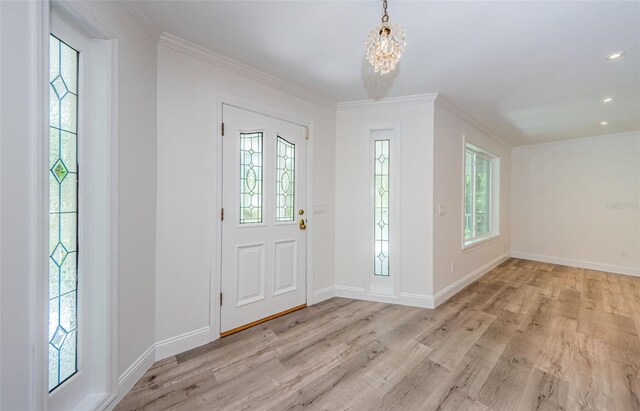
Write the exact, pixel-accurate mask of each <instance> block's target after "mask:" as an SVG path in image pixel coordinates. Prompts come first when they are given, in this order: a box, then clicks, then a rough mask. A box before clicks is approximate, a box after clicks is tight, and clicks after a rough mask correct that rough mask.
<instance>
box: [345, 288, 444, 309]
mask: <svg viewBox="0 0 640 411" xmlns="http://www.w3.org/2000/svg"><path fill="white" fill-rule="evenodd" d="M335 296H336V297H342V298H352V299H354V300H365V301H375V302H379V303H388V304H399V305H408V306H411V307H422V308H433V297H431V296H430V295H422V294H411V293H400V294H399V295H398V296H395V295H386V294H375V293H368V292H366V291H365V289H364V288H361V287H351V286H347V285H336V286H335Z"/></svg>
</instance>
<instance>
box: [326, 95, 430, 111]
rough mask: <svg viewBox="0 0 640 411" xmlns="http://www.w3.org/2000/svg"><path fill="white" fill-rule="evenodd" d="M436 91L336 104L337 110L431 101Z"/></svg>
mask: <svg viewBox="0 0 640 411" xmlns="http://www.w3.org/2000/svg"><path fill="white" fill-rule="evenodd" d="M437 97H438V93H426V94H413V95H409V96H402V97H387V98H381V99H378V100H355V101H342V102H340V103H338V104H337V108H338V110H344V109H350V108H359V107H376V106H380V105H384V104H400V103H433V102H434V101H436V98H437Z"/></svg>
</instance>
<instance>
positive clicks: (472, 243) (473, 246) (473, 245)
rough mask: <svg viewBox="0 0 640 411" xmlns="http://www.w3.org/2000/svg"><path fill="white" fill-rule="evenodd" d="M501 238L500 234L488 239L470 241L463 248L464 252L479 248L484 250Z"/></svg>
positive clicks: (490, 236)
mask: <svg viewBox="0 0 640 411" xmlns="http://www.w3.org/2000/svg"><path fill="white" fill-rule="evenodd" d="M499 237H500V234H491V235H488V236H486V237H481V238H477V239H475V240H472V241H469V242H467V243H465V244H464V245H463V246H462V251H463V252H465V253H466V252H469V251H473V250H475V249H478V248H482V247H484V246H487V245H490V244H493V243H494V242H496V240H497V239H498V238H499Z"/></svg>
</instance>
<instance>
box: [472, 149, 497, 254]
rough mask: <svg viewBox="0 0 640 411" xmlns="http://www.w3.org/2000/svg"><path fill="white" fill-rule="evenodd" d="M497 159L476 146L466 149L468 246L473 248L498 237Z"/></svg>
mask: <svg viewBox="0 0 640 411" xmlns="http://www.w3.org/2000/svg"><path fill="white" fill-rule="evenodd" d="M496 173H497V159H496V158H495V157H493V156H492V155H490V154H489V153H487V152H485V151H484V150H482V149H479V148H477V147H475V146H472V145H470V144H467V145H466V147H465V173H464V174H465V175H464V179H465V182H464V244H465V245H469V244H473V243H475V242H477V241H480V240H482V239H484V238H489V237H492V236H493V235H495V234H497V232H496V231H497V230H495V229H494V227H495V224H494V221H493V219H494V218H496V219H497V215H496V214H497V208H496V207H494V198H495V193H494V191H495V189H496V186H497V183H496V180H495V177H494V174H496Z"/></svg>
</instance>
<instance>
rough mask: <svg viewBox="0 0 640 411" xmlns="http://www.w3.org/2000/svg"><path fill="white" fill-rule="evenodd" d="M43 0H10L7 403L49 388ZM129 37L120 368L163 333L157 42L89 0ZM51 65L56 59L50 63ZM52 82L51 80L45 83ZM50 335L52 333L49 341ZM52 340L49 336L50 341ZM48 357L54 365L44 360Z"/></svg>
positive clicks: (0, 26) (25, 405)
mask: <svg viewBox="0 0 640 411" xmlns="http://www.w3.org/2000/svg"><path fill="white" fill-rule="evenodd" d="M42 7H47V4H46V3H42V2H0V8H1V11H0V15H1V18H2V21H1V23H0V39H1V43H0V48H1V50H2V58H1V61H2V66H1V72H2V77H1V79H0V81H1V82H0V90H1V91H2V94H1V100H0V101H1V103H0V105H1V111H0V115H1V116H0V124H1V129H0V131H1V133H0V137H1V140H0V153H1V159H0V167H1V168H0V179H1V184H0V193H1V195H0V199H1V200H0V201H1V207H0V210H1V213H2V214H1V216H0V218H1V220H0V221H1V226H2V232H1V236H2V237H1V241H0V244H1V246H2V250H1V254H2V261H1V262H0V268H1V272H2V278H1V280H0V281H1V283H0V290H1V293H2V295H1V306H0V307H1V310H0V312H1V313H2V321H1V327H2V328H1V334H2V341H1V345H0V349H1V352H0V362H1V363H2V367H1V371H0V382H1V385H0V396H1V403H0V409H33V408H34V407H35V404H36V403H35V401H36V398H38V395H40V394H39V393H36V392H35V391H34V389H35V385H34V384H35V381H36V380H37V378H36V377H37V376H39V375H41V370H36V369H35V365H34V361H35V359H34V358H35V357H34V355H35V354H34V352H37V349H36V348H37V346H36V341H35V340H34V332H35V327H37V321H38V317H37V310H39V306H40V305H39V304H37V302H36V301H35V290H36V289H37V288H36V287H37V283H36V280H39V279H41V277H40V276H41V275H42V274H41V273H40V272H35V270H36V268H37V266H36V262H37V261H39V260H40V259H41V256H40V255H37V252H36V247H37V245H38V243H39V241H40V238H39V237H38V233H37V231H36V230H37V228H38V227H39V224H40V223H39V221H38V215H39V214H38V213H39V210H40V206H39V204H38V201H37V197H38V187H39V186H38V185H37V181H38V175H37V174H38V168H37V167H38V166H39V161H40V159H39V157H38V153H37V151H36V147H37V145H36V143H37V142H38V141H39V140H40V139H42V136H41V135H40V133H41V131H42V130H41V129H40V128H39V127H40V124H41V123H40V121H41V119H42V118H44V114H43V117H40V114H39V112H38V111H37V109H38V107H39V104H40V98H41V96H38V95H36V93H35V84H36V83H37V79H38V78H39V75H40V71H39V70H38V64H43V63H42V62H39V60H38V58H39V53H40V52H39V50H38V49H37V48H36V47H35V42H36V41H37V40H40V39H42V38H45V37H44V36H46V35H47V33H46V32H43V28H44V27H46V25H45V24H43V22H42V21H41V20H38V19H39V18H40V16H41V15H42V14H41V8H42ZM78 7H82V8H83V9H84V10H85V11H87V12H89V13H91V14H92V16H93V18H95V19H97V20H99V21H100V23H101V25H102V26H104V27H107V28H108V29H109V30H110V31H111V32H112V33H114V34H115V35H116V37H117V38H118V39H119V50H120V51H119V53H120V54H119V60H120V70H119V99H118V106H119V129H118V132H119V230H120V231H119V268H118V309H119V318H118V330H117V332H118V349H117V352H118V359H117V363H118V372H119V373H122V372H123V371H125V370H126V369H127V368H128V367H129V366H130V365H131V364H132V363H133V362H134V361H135V360H136V359H137V358H138V357H139V356H140V354H141V353H142V352H144V351H145V350H146V349H147V348H148V347H149V346H150V345H152V344H153V342H154V341H155V340H154V337H155V336H154V305H155V301H154V297H155V293H154V275H155V223H156V218H155V201H156V74H155V73H156V47H155V43H154V41H153V40H152V39H151V38H150V37H149V36H148V35H147V34H146V32H145V31H144V30H142V28H140V27H139V26H138V25H137V23H136V22H135V20H133V19H132V18H131V16H130V15H129V14H128V13H127V12H126V11H125V10H124V9H123V8H122V7H121V6H120V5H119V4H118V3H115V2H92V1H88V2H83V3H82V4H81V5H79V6H78ZM44 64H46V63H44ZM45 86H46V84H45ZM40 343H42V342H40ZM45 343H46V342H45ZM44 365H45V366H46V364H44Z"/></svg>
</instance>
